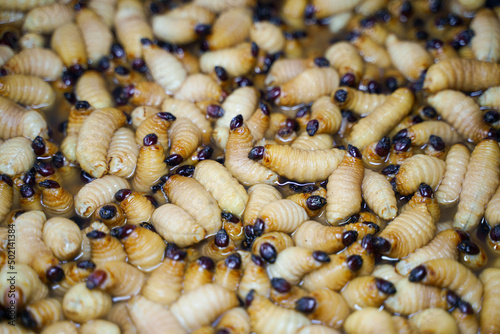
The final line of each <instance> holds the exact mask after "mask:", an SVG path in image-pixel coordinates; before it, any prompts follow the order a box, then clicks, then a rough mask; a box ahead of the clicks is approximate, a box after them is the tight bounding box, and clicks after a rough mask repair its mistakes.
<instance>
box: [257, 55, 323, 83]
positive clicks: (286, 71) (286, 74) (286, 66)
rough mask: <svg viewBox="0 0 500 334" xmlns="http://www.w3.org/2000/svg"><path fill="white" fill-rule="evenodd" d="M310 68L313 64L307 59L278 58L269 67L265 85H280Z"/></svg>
mask: <svg viewBox="0 0 500 334" xmlns="http://www.w3.org/2000/svg"><path fill="white" fill-rule="evenodd" d="M311 66H313V62H312V61H311V60H309V59H300V58H298V59H288V58H287V59H284V58H280V59H278V60H276V61H275V62H274V63H273V65H272V66H271V69H270V70H269V73H268V74H267V77H266V80H265V84H266V85H282V84H284V83H285V82H287V81H290V80H292V79H293V78H295V77H296V76H297V75H299V74H300V73H302V72H303V71H305V70H306V69H307V68H309V67H311Z"/></svg>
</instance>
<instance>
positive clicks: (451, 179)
mask: <svg viewBox="0 0 500 334" xmlns="http://www.w3.org/2000/svg"><path fill="white" fill-rule="evenodd" d="M469 160H470V151H469V149H468V148H467V147H466V146H465V145H462V144H456V145H453V146H452V147H451V148H450V150H449V151H448V155H447V156H446V170H445V172H444V176H443V180H442V181H441V184H440V185H439V188H438V190H437V192H436V199H437V201H438V203H439V204H440V205H442V206H444V207H449V206H452V205H454V204H456V203H457V202H458V198H459V196H460V192H461V190H462V183H463V181H464V178H465V173H466V171H467V166H468V164H469Z"/></svg>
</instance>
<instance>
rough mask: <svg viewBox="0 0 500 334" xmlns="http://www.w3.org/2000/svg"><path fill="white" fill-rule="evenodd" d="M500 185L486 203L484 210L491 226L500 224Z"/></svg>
mask: <svg viewBox="0 0 500 334" xmlns="http://www.w3.org/2000/svg"><path fill="white" fill-rule="evenodd" d="M499 209H500V187H498V188H497V191H496V192H495V194H494V195H493V197H491V199H490V201H489V202H488V204H487V205H486V210H485V212H484V218H485V219H486V221H487V222H488V224H489V225H490V226H496V225H498V224H500V214H499V213H500V211H499Z"/></svg>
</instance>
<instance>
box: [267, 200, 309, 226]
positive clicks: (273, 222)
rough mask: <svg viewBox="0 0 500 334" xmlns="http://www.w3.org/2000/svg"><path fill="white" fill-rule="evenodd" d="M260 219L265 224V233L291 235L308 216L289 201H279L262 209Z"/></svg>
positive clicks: (299, 207)
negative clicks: (273, 232) (274, 232)
mask: <svg viewBox="0 0 500 334" xmlns="http://www.w3.org/2000/svg"><path fill="white" fill-rule="evenodd" d="M260 217H261V218H262V220H263V221H264V223H265V228H264V231H265V232H272V231H279V232H285V233H292V232H293V231H295V230H296V229H297V228H298V227H299V226H300V225H301V224H302V223H303V222H304V221H306V220H307V218H308V216H307V213H306V211H305V210H304V209H303V208H302V207H301V206H299V205H298V204H296V203H295V202H293V201H291V200H289V199H280V200H277V201H275V202H272V203H269V204H267V205H265V206H264V207H263V208H262V211H261V212H260Z"/></svg>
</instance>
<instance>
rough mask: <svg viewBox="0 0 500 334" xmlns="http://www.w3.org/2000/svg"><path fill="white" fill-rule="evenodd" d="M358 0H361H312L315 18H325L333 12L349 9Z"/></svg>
mask: <svg viewBox="0 0 500 334" xmlns="http://www.w3.org/2000/svg"><path fill="white" fill-rule="evenodd" d="M360 2H361V0H353V1H350V2H348V3H344V2H339V1H328V0H313V1H312V5H313V6H314V9H315V14H316V17H317V18H326V17H329V16H331V15H333V14H337V13H341V12H345V11H350V10H352V9H354V7H356V6H357V5H358V4H359V3H360Z"/></svg>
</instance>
